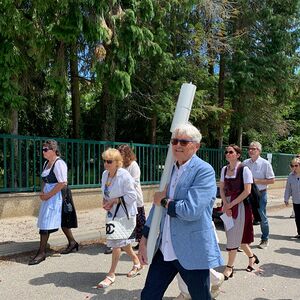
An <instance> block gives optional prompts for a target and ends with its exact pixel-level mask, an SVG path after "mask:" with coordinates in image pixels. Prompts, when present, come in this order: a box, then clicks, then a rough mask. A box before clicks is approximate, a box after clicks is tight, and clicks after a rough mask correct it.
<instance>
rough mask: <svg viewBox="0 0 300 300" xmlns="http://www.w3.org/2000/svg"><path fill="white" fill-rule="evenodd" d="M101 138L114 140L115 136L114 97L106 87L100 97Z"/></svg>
mask: <svg viewBox="0 0 300 300" xmlns="http://www.w3.org/2000/svg"><path fill="white" fill-rule="evenodd" d="M100 120H101V121H100V122H101V127H100V128H101V140H103V141H114V140H115V138H116V99H115V98H114V97H112V96H111V95H110V92H109V90H108V88H107V87H104V91H103V94H102V99H101V115H100Z"/></svg>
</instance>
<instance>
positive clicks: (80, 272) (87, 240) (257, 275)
mask: <svg viewBox="0 0 300 300" xmlns="http://www.w3.org/2000/svg"><path fill="white" fill-rule="evenodd" d="M269 200H270V203H269V206H268V215H269V221H270V233H271V234H270V244H269V247H268V248H267V249H265V250H261V249H258V248H257V244H258V243H259V240H260V227H259V226H255V227H254V229H255V241H254V243H253V246H252V248H253V250H254V253H255V254H256V255H257V256H258V257H259V259H260V264H259V265H258V267H257V269H256V271H255V272H252V273H248V272H246V271H245V268H246V266H247V265H248V259H247V257H245V255H244V254H243V253H238V255H237V259H236V262H235V272H234V276H233V278H231V279H229V280H228V281H226V282H224V283H223V285H222V287H221V294H220V295H219V297H218V298H217V299H220V300H222V299H230V300H241V299H245V300H248V299H249V300H250V299H255V300H267V299H270V300H290V299H293V300H298V299H300V285H299V282H300V281H299V279H300V240H294V239H292V238H291V237H292V236H294V235H295V234H296V226H295V221H294V219H291V218H290V214H291V207H287V208H286V207H284V206H283V205H282V203H283V200H282V191H275V190H274V191H273V192H272V191H270V197H269ZM149 207H150V204H146V208H147V210H148V209H149ZM78 216H79V220H81V222H79V225H80V228H78V229H76V230H74V235H75V236H76V239H77V240H78V241H80V248H79V251H78V252H73V253H71V254H68V255H59V254H58V253H57V252H56V251H57V250H59V249H60V248H62V247H63V246H64V245H65V243H66V241H65V238H64V236H63V235H62V234H61V233H57V235H53V237H52V238H51V239H50V240H49V242H50V246H51V251H49V256H48V257H47V259H46V260H45V261H44V262H42V263H41V264H39V265H36V266H28V260H29V256H30V254H32V253H34V252H33V250H35V249H36V248H37V246H38V241H37V238H38V236H37V231H36V227H35V222H36V220H35V219H34V218H33V219H32V220H31V219H29V220H27V222H25V221H26V220H25V221H24V219H21V220H20V219H19V218H12V219H10V220H1V221H0V233H1V235H2V238H1V241H0V251H1V255H2V257H1V259H0V299H1V300H2V299H3V300H4V299H8V300H10V299H25V300H27V299H28V300H29V299H37V300H40V299H41V300H44V299H49V300H52V299H53V300H54V299H72V300H73V299H74V300H77V299H86V300H89V299H93V300H96V299H109V300H112V299H120V300H121V299H139V298H140V292H141V289H142V288H143V285H144V282H145V278H146V274H147V267H146V268H145V269H144V270H143V271H142V272H141V274H140V275H138V276H137V277H135V278H127V277H126V274H127V272H128V271H129V270H130V269H131V267H132V263H131V261H130V260H129V258H128V257H127V255H126V254H125V253H123V254H122V256H121V260H120V262H119V264H118V267H117V277H116V282H115V284H114V285H112V286H111V287H109V288H108V289H106V290H97V289H95V288H94V287H95V285H96V284H97V283H98V282H99V281H101V280H102V279H104V277H105V275H106V273H107V271H108V269H109V267H110V260H111V256H110V255H105V254H104V253H103V252H104V245H103V243H102V237H103V229H104V227H103V225H102V224H103V223H102V224H101V222H102V221H103V220H102V213H101V212H100V211H97V210H95V211H85V212H78ZM94 218H95V220H97V223H94V222H96V221H95V220H94ZM97 218H98V219H97ZM84 220H88V221H85V222H84ZM24 222H25V223H26V224H25V225H26V226H25V225H24ZM8 226H10V227H9V228H13V229H14V230H12V231H13V232H14V238H13V237H12V236H9V234H8V232H6V233H5V235H4V236H5V237H6V240H4V241H3V234H2V231H3V230H6V231H7V230H8V229H7V228H8ZM32 226H33V228H32V230H31V231H30V230H29V228H31V227H32ZM217 232H218V236H219V239H220V247H221V249H222V254H223V257H224V259H225V261H226V258H227V256H226V255H227V254H226V251H224V249H225V240H226V239H225V233H224V230H223V227H222V224H221V223H217ZM29 237H33V238H34V239H32V240H30V239H28V238H29ZM7 238H8V239H7ZM24 239H25V240H24ZM223 268H224V267H221V268H219V269H218V270H219V271H222V270H223ZM178 293H179V290H178V288H177V284H176V281H173V283H172V284H171V285H170V286H169V288H168V290H167V291H166V293H165V297H164V298H163V299H173V298H174V297H176V296H177V295H178Z"/></svg>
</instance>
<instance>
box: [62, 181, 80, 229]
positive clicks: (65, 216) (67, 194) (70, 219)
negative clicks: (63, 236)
mask: <svg viewBox="0 0 300 300" xmlns="http://www.w3.org/2000/svg"><path fill="white" fill-rule="evenodd" d="M61 192H62V198H63V203H62V205H63V207H62V210H61V227H66V228H77V227H78V223H77V215H76V209H75V205H74V202H73V197H72V192H71V190H70V188H69V187H68V186H67V187H65V188H63V189H62V190H61ZM64 202H66V203H67V204H71V206H72V211H71V212H66V210H65V209H64V205H65V204H66V203H64Z"/></svg>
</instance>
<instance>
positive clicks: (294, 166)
mask: <svg viewBox="0 0 300 300" xmlns="http://www.w3.org/2000/svg"><path fill="white" fill-rule="evenodd" d="M297 167H299V165H291V168H297Z"/></svg>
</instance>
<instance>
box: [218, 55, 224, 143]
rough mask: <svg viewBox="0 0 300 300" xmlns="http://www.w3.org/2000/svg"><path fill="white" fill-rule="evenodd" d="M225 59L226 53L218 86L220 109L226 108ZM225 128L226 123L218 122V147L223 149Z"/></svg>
mask: <svg viewBox="0 0 300 300" xmlns="http://www.w3.org/2000/svg"><path fill="white" fill-rule="evenodd" d="M224 81H225V57H224V53H221V54H220V71H219V84H218V98H219V99H218V104H219V107H222V108H224V102H225V86H224ZM223 126H224V122H222V121H221V122H218V127H219V128H218V130H217V132H218V147H219V148H222V147H223V138H224V132H223Z"/></svg>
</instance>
